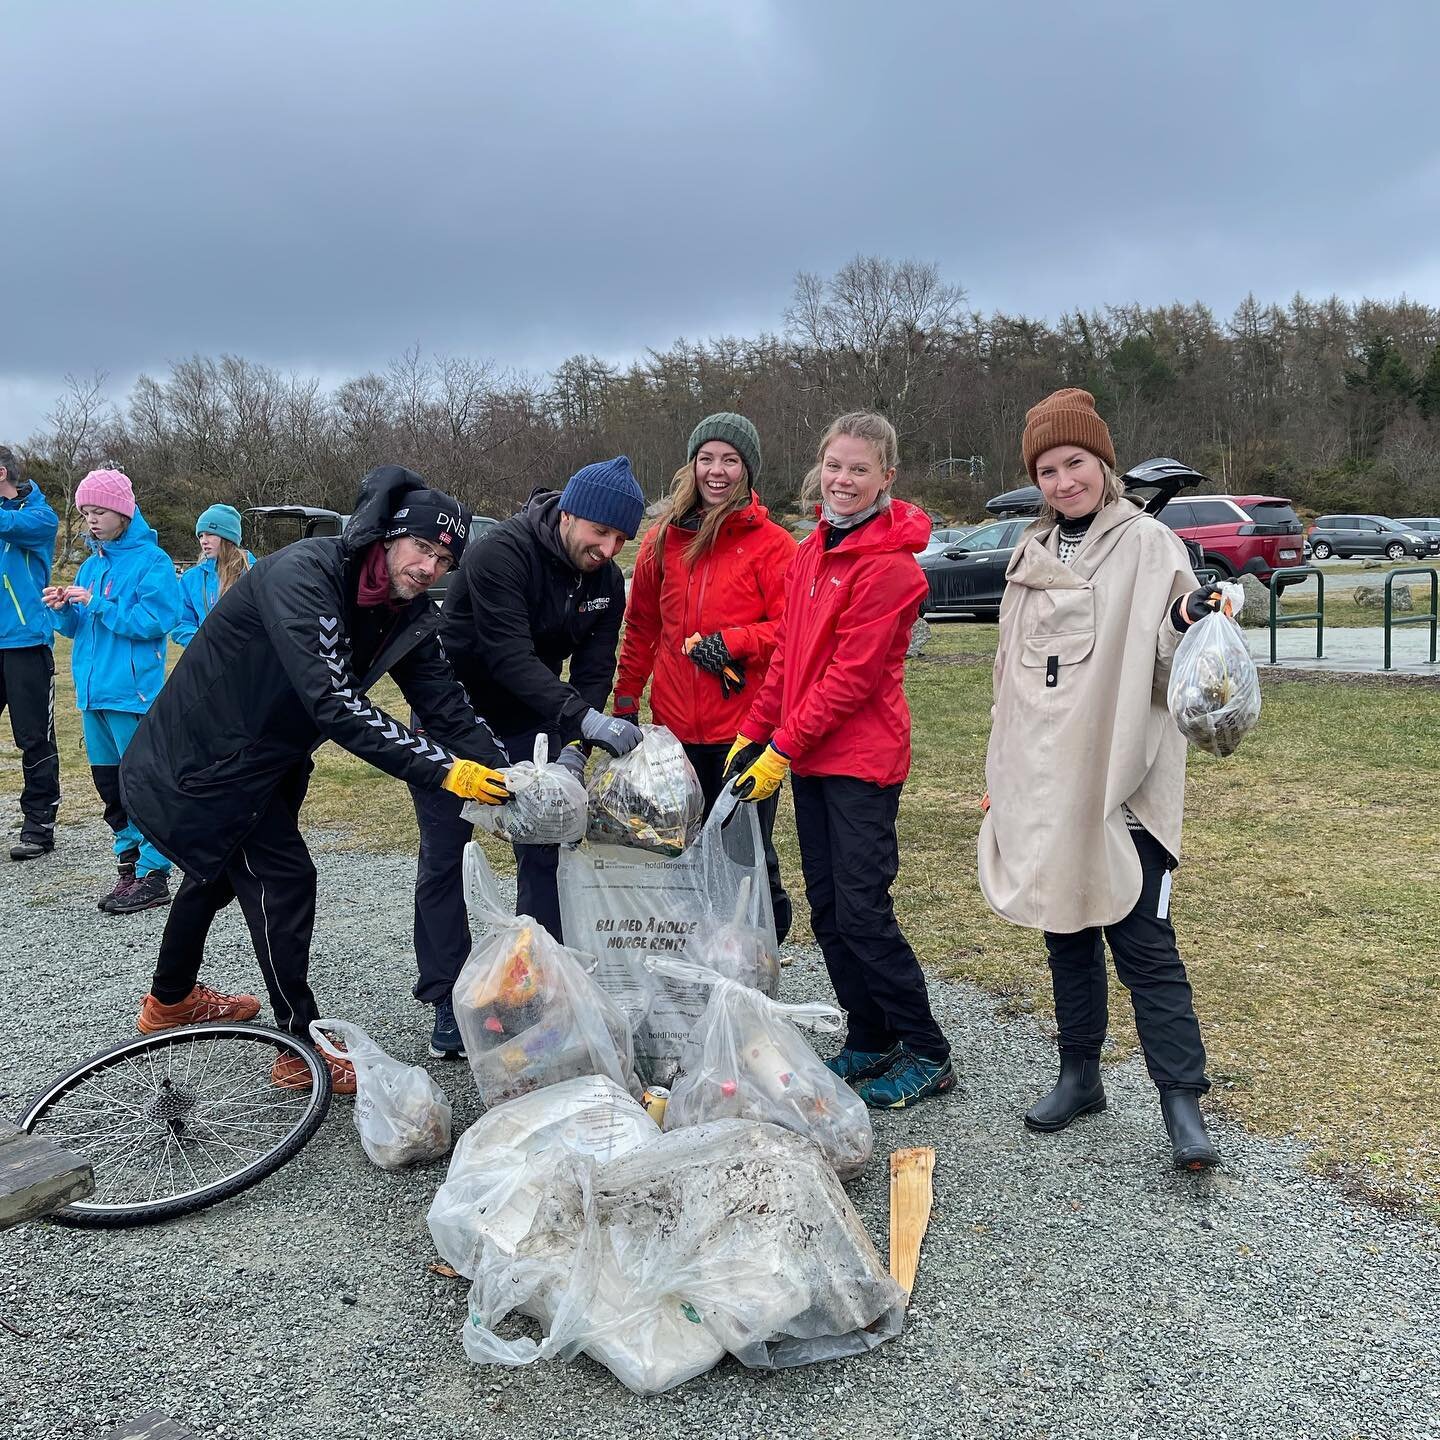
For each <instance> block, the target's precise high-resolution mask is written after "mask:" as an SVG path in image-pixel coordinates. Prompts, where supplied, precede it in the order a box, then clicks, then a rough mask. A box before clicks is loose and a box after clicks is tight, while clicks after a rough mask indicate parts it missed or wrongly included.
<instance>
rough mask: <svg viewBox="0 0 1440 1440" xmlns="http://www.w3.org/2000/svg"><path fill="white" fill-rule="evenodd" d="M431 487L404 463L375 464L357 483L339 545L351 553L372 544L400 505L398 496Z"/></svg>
mask: <svg viewBox="0 0 1440 1440" xmlns="http://www.w3.org/2000/svg"><path fill="white" fill-rule="evenodd" d="M429 488H430V487H429V486H428V485H427V484H426V483H425V482H424V481H423V480H422V479H421V478H420V477H419V476H418V475H417V474H416V473H415V472H414V471H413V470H407V469H406V468H405V467H404V466H403V465H377V466H376V467H375V468H374V469H373V470H372V471H370V473H369V474H368V475H366V476H365V478H364V479H363V480H362V481H361V482H360V493H359V495H357V496H356V497H355V508H354V509H353V510H352V511H351V512H350V519H349V521H348V522H347V524H346V526H345V531H344V533H343V534H342V535H341V536H340V547H341V549H343V550H344V551H345V552H346V554H348V555H354V554H356V553H358V552H359V551H361V550H364V549H365V548H366V547H367V546H369V545H372V544H374V542H375V541H376V540H378V539H379V538H380V537H381V536H382V535H383V534H384V533H385V529H386V527H387V525H388V524H389V522H390V517H391V516H392V515H393V514H394V513H395V512H396V511H397V510H398V509H399V508H400V503H401V497H402V496H405V495H408V494H409V493H410V492H411V491H412V490H428V489H429Z"/></svg>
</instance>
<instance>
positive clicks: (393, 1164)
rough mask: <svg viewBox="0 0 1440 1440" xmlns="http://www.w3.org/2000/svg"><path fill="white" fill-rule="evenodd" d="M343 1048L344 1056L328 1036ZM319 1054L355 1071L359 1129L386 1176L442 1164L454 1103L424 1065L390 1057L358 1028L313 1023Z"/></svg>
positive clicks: (340, 1023)
mask: <svg viewBox="0 0 1440 1440" xmlns="http://www.w3.org/2000/svg"><path fill="white" fill-rule="evenodd" d="M327 1031H329V1032H331V1033H333V1034H335V1035H338V1036H339V1037H340V1039H341V1040H343V1041H344V1042H345V1048H344V1049H343V1050H341V1049H340V1048H339V1047H338V1046H337V1045H335V1044H334V1043H333V1041H331V1039H330V1038H329V1036H328V1035H327V1034H326V1032H327ZM310 1038H311V1039H312V1040H313V1041H314V1042H315V1048H316V1049H317V1050H319V1051H320V1052H321V1053H322V1054H324V1055H329V1056H332V1057H333V1058H335V1059H337V1060H348V1061H349V1062H350V1063H351V1064H352V1065H353V1066H354V1067H355V1109H354V1112H353V1114H354V1117H355V1128H356V1129H357V1130H358V1131H359V1132H360V1144H361V1146H362V1147H363V1148H364V1151H365V1153H366V1154H367V1155H368V1156H369V1157H370V1158H371V1159H372V1160H373V1161H374V1162H375V1163H376V1164H377V1165H378V1166H379V1167H380V1168H381V1169H382V1170H400V1169H403V1168H404V1167H405V1166H406V1165H415V1164H419V1163H422V1162H424V1161H426V1160H438V1159H439V1158H440V1157H441V1156H442V1155H443V1154H444V1153H445V1152H446V1151H447V1150H448V1149H449V1148H450V1102H449V1101H448V1100H447V1099H446V1098H445V1092H444V1091H443V1090H441V1088H440V1087H439V1086H438V1085H437V1084H436V1083H435V1081H434V1080H432V1079H431V1078H430V1075H429V1073H428V1072H427V1071H426V1069H425V1067H424V1066H423V1065H406V1064H404V1063H403V1062H401V1061H399V1060H396V1059H395V1058H394V1057H393V1056H391V1055H387V1054H386V1053H385V1051H384V1050H382V1049H381V1048H380V1047H379V1046H378V1045H377V1044H376V1043H375V1042H374V1041H373V1040H372V1039H371V1038H370V1037H369V1035H367V1034H366V1033H365V1031H363V1030H362V1029H361V1028H360V1027H359V1026H358V1025H352V1024H350V1022H349V1021H347V1020H312V1021H311V1022H310Z"/></svg>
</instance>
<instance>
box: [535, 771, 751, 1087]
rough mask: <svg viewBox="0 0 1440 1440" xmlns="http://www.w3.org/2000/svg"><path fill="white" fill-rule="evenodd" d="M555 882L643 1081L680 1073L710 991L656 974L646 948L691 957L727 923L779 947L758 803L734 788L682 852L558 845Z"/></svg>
mask: <svg viewBox="0 0 1440 1440" xmlns="http://www.w3.org/2000/svg"><path fill="white" fill-rule="evenodd" d="M747 881H748V886H747ZM559 886H560V913H561V917H562V919H563V921H564V925H565V935H566V938H567V939H568V941H569V943H570V944H571V946H573V947H574V948H575V949H576V950H579V951H582V952H583V953H585V954H587V955H593V956H594V957H595V959H596V961H597V962H598V963H597V964H596V967H595V972H594V973H595V978H596V979H597V980H598V981H599V982H600V984H601V985H602V986H603V987H604V989H605V990H606V992H607V993H608V994H609V995H611V996H612V997H613V998H614V1000H615V1001H616V1003H617V1004H619V1005H620V1007H621V1009H622V1010H623V1011H624V1012H625V1013H626V1014H627V1015H628V1016H629V1017H630V1019H631V1021H632V1024H633V1025H634V1030H635V1063H636V1067H637V1068H638V1070H639V1071H640V1076H641V1078H642V1079H643V1080H644V1081H645V1082H646V1083H647V1084H652V1085H668V1084H670V1082H671V1081H672V1080H673V1079H674V1077H675V1074H676V1071H677V1069H678V1068H679V1064H680V1050H681V1047H682V1046H683V1045H684V1043H685V1040H686V1037H687V1036H688V1035H689V1034H690V1029H691V1027H692V1026H693V1025H694V1024H695V1022H696V1021H697V1020H698V1019H699V1018H700V1014H701V1012H702V1011H703V1010H704V1008H705V1002H706V1000H707V999H708V998H709V992H708V991H707V990H706V988H705V987H704V986H701V985H695V984H693V983H690V982H688V981H681V980H676V979H673V978H670V977H667V976H654V975H652V974H651V973H650V971H648V970H647V969H646V967H645V957H646V955H647V954H654V955H664V956H667V957H669V958H673V959H677V960H692V959H695V958H697V956H699V954H700V953H701V951H702V949H703V948H704V947H705V946H706V945H707V942H709V941H710V940H711V939H712V938H713V937H715V936H716V935H717V932H719V931H720V930H721V929H722V928H723V927H725V926H726V925H729V926H732V927H736V928H739V929H745V930H750V931H753V932H755V933H756V934H758V935H759V936H760V937H761V938H762V940H763V943H764V946H765V948H766V951H767V953H768V954H769V955H772V956H773V955H776V954H778V952H779V946H778V945H777V944H776V941H775V916H774V913H773V911H772V910H771V908H770V883H769V878H768V876H767V874H766V871H765V851H764V847H763V845H762V842H761V838H760V822H759V820H758V818H757V817H756V814H755V807H754V806H753V805H743V804H741V803H740V802H738V801H737V800H736V799H735V797H734V796H733V795H732V794H730V792H729V791H728V790H727V791H726V792H725V793H724V794H723V795H721V797H720V799H719V800H717V801H716V803H715V808H714V809H713V810H712V811H711V812H710V818H709V819H708V820H707V821H706V822H705V825H704V827H703V828H702V829H701V831H700V835H699V837H698V838H697V839H696V840H695V842H694V843H693V844H692V845H690V847H689V848H688V849H686V850H685V851H684V853H683V854H680V855H677V856H674V857H672V858H670V859H662V858H660V857H659V856H657V855H645V854H642V853H640V852H638V851H635V850H619V849H616V848H614V847H612V846H608V845H594V844H591V843H588V842H587V843H586V844H584V845H580V846H576V847H574V848H571V849H563V850H561V852H560V869H559ZM715 968H718V969H721V970H722V973H726V971H725V967H723V966H717V967H715ZM737 978H738V977H737Z"/></svg>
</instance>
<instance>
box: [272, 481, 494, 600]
mask: <svg viewBox="0 0 1440 1440" xmlns="http://www.w3.org/2000/svg"><path fill="white" fill-rule="evenodd" d="M245 514H246V516H247V517H248V518H249V520H250V522H251V524H252V525H253V526H254V527H255V528H256V529H257V530H258V531H262V532H264V533H265V536H266V539H267V540H269V539H270V538H271V537H270V534H269V526H270V524H271V522H273V521H278V522H279V523H280V524H281V525H282V526H286V527H288V526H292V525H293V526H295V527H296V528H297V530H298V534H293V535H290V536H289V537H288V538H287V539H284V540H281V541H280V542H279V544H278V545H277V544H256V545H252V546H251V548H252V549H254V550H257V551H261V550H263V551H265V552H267V553H268V552H269V551H270V550H278V549H279V548H280V546H281V545H286V544H289V542H290V541H291V540H308V539H310V537H311V536H312V535H338V534H339V533H340V532H341V531H342V530H343V529H344V528H345V522H346V521H347V520H349V518H350V517H349V516H348V515H342V514H341V513H340V512H339V511H338V510H325V509H323V508H321V507H320V506H317V505H252V506H251V507H250V509H248V510H247V511H246V512H245ZM499 523H500V522H499V521H498V520H492V519H491V518H490V516H488V515H475V516H472V517H471V521H470V538H471V539H472V540H478V539H479V538H480V537H481V536H482V535H483V534H484V533H485V532H486V531H487V530H488V529H489V528H490V527H491V526H492V525H498V524H499ZM454 573H455V572H454V571H453V570H452V571H450V572H449V573H448V574H445V575H440V576H437V577H436V580H435V583H434V584H433V585H432V586H431V587H430V598H431V599H432V600H433V601H434V602H435V603H436V604H437V605H438V604H440V602H441V601H442V600H444V598H445V591H446V588H447V587H448V586H449V584H450V579H451V576H453V575H454Z"/></svg>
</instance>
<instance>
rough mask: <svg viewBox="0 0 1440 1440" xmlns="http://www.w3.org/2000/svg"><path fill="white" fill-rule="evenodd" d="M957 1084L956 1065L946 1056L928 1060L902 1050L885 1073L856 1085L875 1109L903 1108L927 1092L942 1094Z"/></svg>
mask: <svg viewBox="0 0 1440 1440" xmlns="http://www.w3.org/2000/svg"><path fill="white" fill-rule="evenodd" d="M954 1088H955V1066H954V1065H953V1064H952V1063H951V1061H950V1060H949V1058H948V1057H947V1058H946V1059H944V1060H939V1061H936V1060H927V1059H926V1058H925V1057H924V1056H923V1055H915V1054H912V1053H911V1052H910V1051H909V1050H902V1051H901V1054H900V1059H899V1060H898V1061H897V1062H896V1063H895V1065H893V1066H892V1067H891V1069H890V1070H889V1071H888V1072H887V1073H886V1074H884V1075H881V1076H879V1077H877V1078H876V1079H874V1080H866V1081H863V1082H862V1083H861V1084H859V1085H857V1086H856V1087H855V1089H856V1092H857V1093H858V1094H859V1096H860V1098H861V1099H862V1100H863V1101H864V1102H865V1103H866V1104H867V1105H868V1106H869V1107H870V1108H871V1109H872V1110H903V1109H904V1108H905V1107H906V1106H907V1105H913V1104H914V1103H915V1102H916V1101H917V1100H924V1099H925V1098H926V1096H928V1095H943V1094H944V1093H945V1091H947V1090H953V1089H954Z"/></svg>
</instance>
